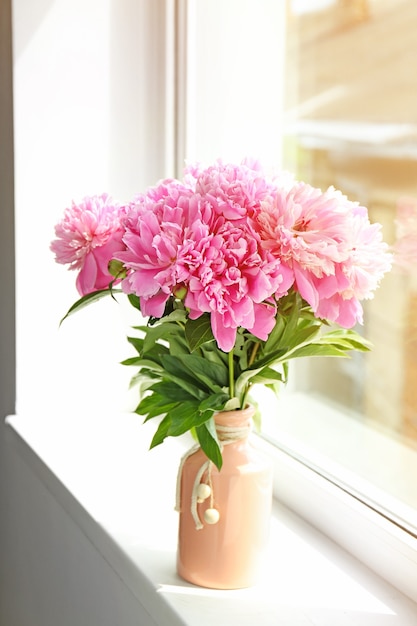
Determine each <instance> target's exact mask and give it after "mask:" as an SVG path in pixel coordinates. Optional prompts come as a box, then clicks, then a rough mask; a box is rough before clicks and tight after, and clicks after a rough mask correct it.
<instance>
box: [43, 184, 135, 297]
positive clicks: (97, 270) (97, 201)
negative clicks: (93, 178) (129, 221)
mask: <svg viewBox="0 0 417 626" xmlns="http://www.w3.org/2000/svg"><path fill="white" fill-rule="evenodd" d="M124 214H125V207H123V206H120V205H118V204H116V203H114V202H113V200H112V199H111V198H110V197H109V196H108V195H107V194H102V195H100V196H91V197H86V198H84V199H83V200H82V201H81V202H80V203H79V204H75V203H74V202H73V204H72V206H71V207H70V208H67V209H66V210H65V213H64V218H63V219H62V220H61V221H60V222H59V223H58V224H57V225H56V227H55V234H56V236H57V239H55V240H54V241H53V242H52V243H51V246H50V247H51V250H52V252H53V253H54V254H55V260H56V262H57V263H62V264H69V265H70V267H69V269H71V270H79V273H78V276H77V281H76V287H77V289H78V292H79V293H80V294H81V295H82V296H84V295H86V294H88V293H91V292H93V291H97V290H100V289H105V288H106V287H108V285H109V283H110V282H111V281H112V280H114V278H113V276H112V275H111V274H110V273H109V271H108V264H109V261H110V260H111V259H112V258H113V256H114V254H115V253H116V252H117V251H119V250H122V249H123V248H124V245H123V243H122V237H123V233H124V229H123V226H122V220H123V217H124Z"/></svg>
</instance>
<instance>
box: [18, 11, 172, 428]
mask: <svg viewBox="0 0 417 626" xmlns="http://www.w3.org/2000/svg"><path fill="white" fill-rule="evenodd" d="M169 4H170V3H169V2H168V3H166V2H164V1H163V0H152V2H150V1H149V0H139V1H138V0H89V2H84V0H55V1H54V2H52V1H48V0H44V1H40V0H38V1H31V2H29V1H28V0H14V4H13V10H14V15H13V17H14V30H13V35H14V98H15V128H16V133H15V145H16V165H15V169H16V236H17V337H18V344H17V360H18V374H17V387H18V389H17V411H18V412H19V413H21V414H26V413H30V414H31V415H33V414H36V413H37V412H44V411H51V412H56V414H57V419H59V418H60V413H61V412H62V411H66V412H68V413H69V414H70V413H71V412H72V411H74V410H85V411H86V412H88V410H89V409H93V410H97V411H100V410H112V409H114V410H117V409H120V408H125V407H126V408H127V404H128V403H127V400H126V390H127V384H128V379H129V376H130V374H131V372H129V371H128V370H127V369H126V370H125V369H124V368H122V367H121V366H120V365H119V364H118V363H119V361H120V360H122V359H123V358H126V356H127V355H128V354H129V352H128V350H129V348H128V345H127V343H126V342H125V336H126V331H127V326H126V327H124V325H123V323H122V322H123V319H124V318H123V317H122V316H123V314H122V313H121V311H120V307H118V306H117V305H116V304H115V303H114V302H110V301H108V302H105V303H103V304H101V303H100V304H99V305H96V306H95V307H93V309H92V310H91V311H86V312H85V314H84V313H83V314H80V315H78V316H75V317H74V318H72V319H71V320H68V321H67V322H66V323H65V324H64V325H63V326H62V327H61V328H60V329H59V328H58V323H59V320H60V319H61V317H62V316H63V314H64V313H65V312H66V310H67V308H69V306H70V305H71V304H72V303H73V301H74V300H75V299H76V298H77V297H78V294H77V293H76V291H75V286H74V285H75V278H76V276H75V273H74V272H67V269H66V268H65V267H63V266H59V265H56V264H55V263H54V260H53V255H52V253H51V252H50V251H49V243H50V241H51V239H52V238H53V237H54V232H53V227H54V225H55V223H56V222H57V221H58V220H59V219H61V217H62V215H63V211H64V208H65V207H66V206H68V205H69V204H70V203H71V200H72V199H74V200H80V199H81V198H82V197H83V196H84V195H87V194H94V193H102V192H103V191H108V192H109V193H111V194H112V195H114V196H115V197H116V198H119V199H121V200H128V199H130V198H131V197H132V195H133V194H134V193H137V192H139V191H141V190H143V188H144V187H146V186H147V185H149V184H154V183H155V182H156V181H157V180H158V179H159V178H161V177H163V176H165V175H167V174H169V173H172V172H171V171H170V167H171V166H172V163H170V147H169V146H167V143H168V142H169V139H170V132H166V127H167V123H168V122H169V115H170V112H169V111H166V102H168V104H169V103H170V100H169V98H168V99H166V92H167V89H168V90H169V86H168V87H167V85H166V75H165V55H168V54H171V52H170V50H169V49H166V38H165V11H166V5H167V6H168V5H169ZM168 45H170V42H169V41H168ZM108 390H112V393H107V391H108Z"/></svg>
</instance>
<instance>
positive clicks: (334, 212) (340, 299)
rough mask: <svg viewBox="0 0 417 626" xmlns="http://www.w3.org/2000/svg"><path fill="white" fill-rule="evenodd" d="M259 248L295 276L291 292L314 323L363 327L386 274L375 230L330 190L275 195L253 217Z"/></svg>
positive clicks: (298, 189) (360, 210) (302, 187)
mask: <svg viewBox="0 0 417 626" xmlns="http://www.w3.org/2000/svg"><path fill="white" fill-rule="evenodd" d="M256 224H257V227H258V232H259V235H260V237H261V239H262V241H263V246H264V247H265V248H266V249H267V250H270V251H271V252H272V253H273V254H274V256H277V257H279V258H280V259H281V260H282V262H283V263H284V264H285V265H287V266H288V267H289V268H291V269H292V270H293V272H294V278H295V287H296V288H297V290H298V291H299V292H300V294H301V296H302V297H303V298H304V299H305V300H306V301H307V302H308V303H309V304H310V306H311V307H312V310H313V312H314V313H315V314H316V315H317V317H321V318H326V319H327V320H329V321H333V322H337V323H338V324H340V325H341V326H343V327H345V328H350V327H352V326H354V324H355V323H356V322H362V307H361V305H360V304H359V300H362V299H364V298H369V297H371V295H372V292H373V290H374V289H375V288H376V287H377V286H378V283H379V281H380V279H381V278H382V276H383V274H384V273H385V272H386V271H388V269H389V268H390V263H391V262H390V255H389V254H388V253H387V246H386V244H384V243H383V242H382V237H381V231H380V226H379V224H375V225H371V224H370V222H369V219H368V215H367V211H366V209H365V208H364V207H360V206H358V204H357V203H354V202H351V201H350V200H348V199H347V198H346V196H344V195H343V194H342V193H341V192H339V191H336V190H335V189H333V188H332V187H331V188H329V189H328V190H327V191H326V192H324V193H323V192H321V191H320V190H319V189H315V188H314V187H311V186H310V185H306V184H304V183H297V184H296V185H294V186H293V188H292V189H291V190H290V191H287V190H286V189H285V190H283V191H280V190H279V191H278V193H277V194H276V197H275V199H274V202H273V203H272V204H269V203H264V204H263V206H262V208H261V211H260V212H259V214H258V216H257V217H256Z"/></svg>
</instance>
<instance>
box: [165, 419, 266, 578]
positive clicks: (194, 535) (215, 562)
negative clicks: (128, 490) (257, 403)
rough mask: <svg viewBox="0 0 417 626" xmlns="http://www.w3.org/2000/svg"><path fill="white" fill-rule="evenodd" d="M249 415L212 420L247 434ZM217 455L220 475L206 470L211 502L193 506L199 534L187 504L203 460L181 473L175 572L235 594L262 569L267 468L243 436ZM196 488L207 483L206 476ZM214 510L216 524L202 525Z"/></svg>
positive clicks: (199, 454) (197, 456)
mask: <svg viewBox="0 0 417 626" xmlns="http://www.w3.org/2000/svg"><path fill="white" fill-rule="evenodd" d="M252 415H253V408H252V407H248V408H247V409H244V410H239V411H224V412H222V413H218V414H217V415H216V416H215V421H216V426H217V425H220V427H221V426H226V427H231V428H232V429H233V428H237V429H239V428H242V427H243V428H246V427H247V426H248V425H249V424H250V421H251V418H252ZM222 454H223V465H222V468H221V470H220V472H219V471H218V470H217V468H216V467H215V466H214V465H213V464H211V468H210V472H211V474H210V478H209V482H210V485H211V491H212V498H209V497H207V498H206V499H205V500H204V501H203V502H199V503H198V504H197V505H196V509H195V510H196V512H197V515H198V518H199V519H200V520H201V522H202V527H201V528H200V529H197V528H196V523H195V517H194V516H193V514H192V511H191V502H192V497H193V487H194V486H195V481H196V476H197V474H198V473H199V470H201V468H202V466H203V465H204V464H205V463H207V457H206V456H205V454H204V452H203V451H202V450H201V449H198V450H197V451H196V452H194V453H193V454H191V455H190V456H189V457H188V458H187V459H186V460H185V462H184V465H183V467H182V473H181V478H180V483H179V485H180V486H179V488H180V519H179V538H178V552H177V570H178V574H179V575H180V576H181V577H182V578H184V579H185V580H187V581H188V582H191V583H194V584H195V585H199V586H202V587H209V588H214V589H239V588H243V587H249V586H251V585H253V584H255V583H256V581H257V578H258V574H259V570H260V567H261V564H262V558H263V555H264V551H265V547H266V543H267V541H268V536H269V522H270V515H271V503H272V464H271V463H270V461H269V460H268V459H267V458H265V457H264V456H263V455H261V453H260V452H259V451H257V450H256V449H255V448H254V447H253V445H252V444H251V443H250V440H248V437H247V433H246V436H244V437H243V438H239V439H238V440H236V441H233V442H232V443H227V444H226V445H224V446H223V452H222ZM201 482H203V483H207V482H208V476H207V471H206V472H205V473H204V474H203V475H202V477H201ZM194 488H195V487H194ZM213 508H214V509H215V511H217V512H218V514H219V519H218V521H217V523H206V521H205V519H204V514H205V511H206V510H207V509H210V511H209V513H210V512H212V510H213Z"/></svg>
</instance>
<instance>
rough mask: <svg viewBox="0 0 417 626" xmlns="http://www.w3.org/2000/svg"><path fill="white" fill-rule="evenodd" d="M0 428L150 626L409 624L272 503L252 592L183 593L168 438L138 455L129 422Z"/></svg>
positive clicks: (402, 600)
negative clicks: (259, 576) (260, 566)
mask: <svg viewBox="0 0 417 626" xmlns="http://www.w3.org/2000/svg"><path fill="white" fill-rule="evenodd" d="M7 421H8V440H9V444H10V445H11V446H13V447H14V448H15V449H16V450H17V452H18V453H19V455H20V456H21V457H22V459H23V460H24V461H25V463H26V464H27V465H28V466H29V467H30V468H31V469H32V470H33V471H34V472H35V473H36V474H37V475H38V477H40V478H41V480H42V481H43V482H44V484H45V485H46V486H47V488H48V489H49V491H50V492H51V493H52V494H53V496H54V497H55V498H56V499H57V500H58V501H59V503H60V504H61V506H63V507H64V509H65V510H66V512H67V514H68V515H69V516H70V517H71V518H72V519H73V520H74V521H75V522H76V523H77V524H78V525H79V526H80V528H81V529H82V531H83V533H84V534H85V536H87V537H88V539H89V540H90V542H91V543H92V544H93V545H94V546H95V547H96V549H97V550H98V551H99V552H100V553H101V554H102V555H103V556H104V558H105V560H106V561H107V563H109V565H110V566H111V567H112V568H113V569H114V570H115V571H116V572H117V574H118V576H119V577H120V578H121V579H122V580H123V581H124V584H125V585H126V586H127V587H128V588H129V589H130V591H131V593H133V594H134V596H135V597H136V598H137V599H138V602H140V603H141V604H142V605H143V606H144V607H145V608H146V610H147V611H148V612H149V613H150V614H151V616H152V617H153V619H154V620H155V621H156V622H157V623H158V624H160V625H161V626H165V625H166V626H175V625H177V624H178V625H183V626H184V625H186V626H194V625H198V626H213V624H219V626H221V625H223V624H224V625H226V624H227V626H234V625H236V626H245V625H246V624H247V625H250V626H253V624H254V623H256V624H258V625H259V626H264V625H271V626H272V625H274V626H275V625H276V624H278V623H280V624H285V625H286V626H292V625H293V624H294V625H295V624H296V625H297V626H303V625H304V624H305V625H306V626H308V625H309V626H311V624H320V625H322V626H339V625H340V626H342V625H343V626H349V625H354V624H355V625H364V626H374V625H375V626H380V625H381V624H382V623H383V624H384V626H385V625H386V626H391V625H392V626H413V625H415V624H416V623H417V605H416V604H414V603H413V602H412V601H411V600H409V599H407V598H406V597H405V596H403V595H402V594H401V593H400V592H398V591H397V590H395V589H394V588H393V587H391V586H390V585H388V584H387V583H386V582H384V581H382V580H381V579H379V578H378V577H377V576H376V575H374V574H372V573H371V572H370V571H369V570H368V569H367V568H365V567H364V566H363V565H361V564H360V563H359V562H358V561H356V560H355V559H354V558H353V557H351V556H350V555H349V554H347V553H346V552H344V551H343V550H342V549H341V548H339V547H338V546H337V545H336V544H334V543H333V542H332V541H330V540H329V539H328V538H326V537H325V536H324V535H322V534H320V533H319V532H318V531H316V530H314V529H313V528H312V527H310V526H309V525H308V524H306V523H305V522H303V521H302V520H301V519H300V518H298V517H297V516H295V515H294V514H293V513H291V512H290V511H289V510H288V509H286V508H285V507H284V506H283V505H281V504H280V503H278V502H275V504H274V510H273V517H272V522H271V541H270V547H269V550H268V553H267V560H266V563H265V574H264V577H263V580H262V581H261V582H260V584H259V585H257V586H256V587H254V588H251V589H245V590H238V591H227V592H224V591H215V590H205V589H200V588H198V587H194V586H192V585H189V584H187V583H185V582H184V581H182V580H181V579H180V578H179V577H178V576H177V574H176V572H175V550H176V532H177V514H176V513H175V512H174V510H173V503H174V495H175V493H174V492H175V479H176V476H175V473H176V468H177V465H178V461H179V458H180V456H181V453H182V444H181V442H180V441H178V440H170V441H168V442H167V443H166V444H164V445H163V446H161V447H159V448H157V449H155V450H153V451H151V452H149V451H148V450H147V448H148V445H149V440H150V436H151V433H152V431H153V428H154V426H153V425H152V424H151V425H150V426H149V427H148V426H147V425H146V426H142V425H141V424H140V420H139V419H138V417H137V416H135V415H130V414H123V415H119V416H116V417H114V416H113V417H110V416H103V415H100V416H99V417H98V418H97V420H96V421H95V420H93V419H92V418H91V417H90V416H89V417H88V419H84V416H82V415H80V416H77V417H75V418H72V419H71V420H61V419H57V418H56V417H55V418H52V417H47V416H45V417H43V418H41V417H39V418H36V420H34V419H29V418H28V417H24V416H12V417H10V418H8V420H7ZM92 451H94V452H93V454H92Z"/></svg>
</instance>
